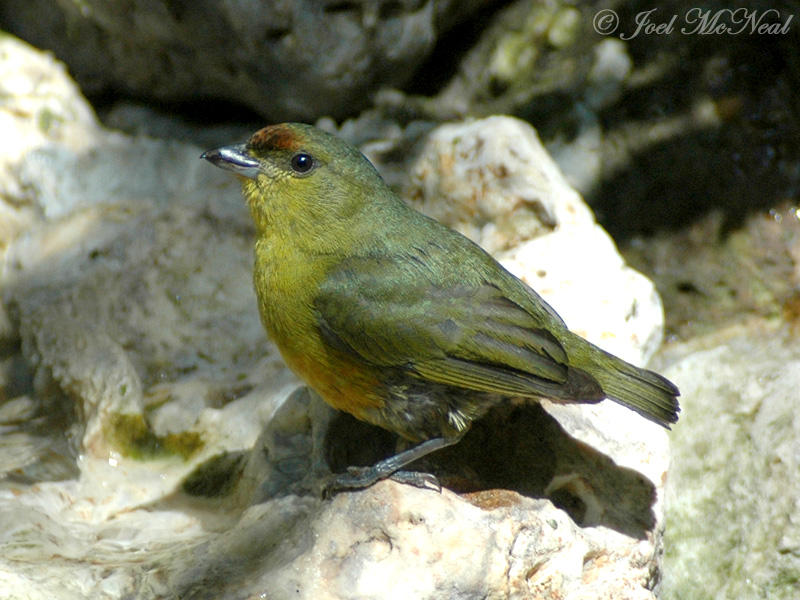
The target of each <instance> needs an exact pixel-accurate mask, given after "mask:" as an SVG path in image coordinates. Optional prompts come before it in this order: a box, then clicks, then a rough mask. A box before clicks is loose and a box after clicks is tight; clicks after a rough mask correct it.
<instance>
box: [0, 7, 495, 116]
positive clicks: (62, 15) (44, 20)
mask: <svg viewBox="0 0 800 600" xmlns="http://www.w3.org/2000/svg"><path fill="white" fill-rule="evenodd" d="M484 4H487V3H486V2H481V1H480V0H470V1H469V2H454V1H451V0H445V1H441V0H439V1H437V2H420V1H411V2H395V1H385V0H382V1H380V2H373V1H369V2H360V1H357V2H341V1H339V0H325V1H324V2H319V1H318V0H300V1H294V2H285V1H283V0H269V1H267V0H264V1H261V2H200V3H182V2H168V3H153V2H147V1H144V0H125V1H123V2H114V3H112V4H109V3H108V2H103V1H102V0H100V1H94V0H88V1H82V2H53V1H51V0H33V1H30V0H26V1H17V0H9V1H7V2H4V3H3V6H2V7H0V22H1V23H3V24H4V27H5V28H6V29H8V30H10V31H13V32H15V33H16V34H17V35H20V36H22V37H24V38H26V39H28V40H30V41H31V42H32V43H34V44H37V45H39V46H42V47H45V48H48V49H50V50H53V51H54V52H55V53H56V55H57V56H59V58H61V59H62V60H64V61H66V62H67V63H68V64H69V65H70V69H71V70H72V72H73V73H74V74H75V76H76V78H77V79H78V81H79V83H80V84H81V86H82V88H83V89H84V91H85V92H87V93H89V94H101V93H104V92H106V91H112V92H114V91H118V90H124V91H125V92H126V93H128V94H130V95H133V96H138V97H145V98H150V99H152V100H160V101H168V102H188V101H196V100H197V99H198V98H211V99H220V100H227V101H229V102H231V103H237V104H244V105H247V106H249V107H250V108H252V110H253V111H255V112H257V113H259V114H261V115H264V116H265V117H267V118H270V119H278V120H284V121H285V120H290V119H301V120H313V119H316V118H317V117H318V116H319V115H322V114H330V115H335V116H342V115H346V114H352V113H353V112H354V111H357V110H358V109H359V108H363V107H365V106H366V105H367V103H368V102H369V98H370V95H371V94H372V93H373V92H374V91H376V90H377V89H378V88H379V87H381V86H386V85H388V86H393V85H400V84H402V83H405V82H406V81H407V80H408V79H409V78H410V77H411V75H412V74H413V73H414V71H415V68H416V67H418V66H419V65H420V64H421V63H422V62H423V61H424V60H425V58H426V57H427V56H428V54H429V53H430V51H431V50H432V49H433V46H434V44H435V43H436V40H437V38H438V37H439V36H441V35H442V33H443V32H445V31H447V30H448V29H449V28H450V27H452V26H453V25H454V24H455V23H458V22H459V21H460V20H462V19H463V18H465V17H466V16H468V15H470V14H471V13H473V12H474V11H475V10H476V9H477V8H479V7H480V6H481V5H484ZM98 56H102V57H106V59H105V60H98V59H97V57H98ZM289 74H291V75H292V76H289Z"/></svg>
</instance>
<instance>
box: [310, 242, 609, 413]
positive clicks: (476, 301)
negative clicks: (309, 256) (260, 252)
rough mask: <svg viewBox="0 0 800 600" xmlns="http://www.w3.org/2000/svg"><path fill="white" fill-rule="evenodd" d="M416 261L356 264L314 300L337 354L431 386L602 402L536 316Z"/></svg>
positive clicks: (343, 268)
mask: <svg viewBox="0 0 800 600" xmlns="http://www.w3.org/2000/svg"><path fill="white" fill-rule="evenodd" d="M440 279H441V278H431V277H426V276H425V270H424V268H423V269H420V267H419V263H416V262H414V261H398V260H386V259H381V258H351V259H347V260H346V261H344V262H342V263H341V264H340V265H339V266H338V267H337V268H335V269H334V270H332V271H331V272H330V273H328V276H327V277H326V279H325V281H324V282H323V284H322V285H321V286H320V290H319V293H318V295H317V297H316V299H315V302H314V304H315V309H316V313H317V320H318V325H319V328H320V332H321V334H322V336H323V338H324V339H325V340H326V341H327V342H328V343H329V344H330V345H332V346H334V347H336V348H337V349H339V350H341V351H345V352H348V353H351V354H354V355H357V356H358V357H360V359H361V360H364V361H365V362H367V363H369V364H373V365H375V366H380V367H398V368H401V369H404V370H406V371H407V372H408V373H409V374H412V375H415V376H417V377H419V378H422V379H426V380H429V381H432V382H437V383H442V384H447V385H451V386H455V387H461V388H467V389H472V390H478V391H485V392H495V393H501V394H506V395H514V396H549V397H554V398H565V399H573V398H574V399H577V398H580V397H584V398H585V399H587V400H588V399H591V398H597V399H599V398H600V397H602V390H600V388H599V385H598V384H597V382H596V381H594V379H592V378H591V377H590V376H589V375H587V374H585V373H583V372H581V371H579V370H577V369H573V368H570V367H569V364H568V359H567V355H566V353H565V351H564V348H563V347H562V346H561V344H560V343H559V342H558V340H557V339H556V338H555V337H554V336H553V335H552V334H551V333H550V332H549V331H548V330H547V329H546V328H545V325H544V324H543V323H542V322H540V321H539V320H537V318H536V317H535V316H532V315H531V313H530V312H529V311H528V310H526V309H525V308H523V307H522V306H520V305H519V304H518V303H517V302H514V301H513V300H511V299H509V298H508V297H507V294H505V293H503V291H502V289H501V287H500V286H499V285H497V284H494V283H492V282H489V281H486V280H482V279H481V278H479V277H478V278H472V281H470V277H465V278H464V279H463V280H458V281H457V282H456V281H454V280H453V279H452V278H450V281H448V282H446V283H443V282H442V281H440Z"/></svg>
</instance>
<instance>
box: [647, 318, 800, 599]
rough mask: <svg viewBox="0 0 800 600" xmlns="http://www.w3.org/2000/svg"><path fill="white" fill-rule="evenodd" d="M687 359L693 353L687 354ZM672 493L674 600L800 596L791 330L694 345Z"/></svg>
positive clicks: (799, 467) (741, 333) (684, 369)
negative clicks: (799, 583)
mask: <svg viewBox="0 0 800 600" xmlns="http://www.w3.org/2000/svg"><path fill="white" fill-rule="evenodd" d="M683 352H686V350H685V349H684V350H683ZM665 374H666V375H667V376H670V377H674V378H675V379H676V380H677V381H680V382H681V391H682V392H683V393H684V402H683V406H682V409H683V413H682V419H681V421H680V422H679V423H678V424H677V425H676V426H675V431H674V433H673V435H672V442H673V444H672V448H673V458H672V465H671V469H670V476H669V482H668V486H667V498H666V502H667V507H668V512H667V534H666V536H665V540H664V546H665V550H666V552H665V576H664V594H663V598H665V599H669V600H678V599H682V598H709V597H715V598H775V599H786V600H788V599H790V598H797V597H798V593H800V586H799V585H798V576H799V575H800V521H799V520H798V514H800V512H799V511H798V509H800V506H798V502H799V501H798V499H799V498H800V479H798V476H797V474H798V473H800V418H798V415H797V390H798V387H800V344H798V342H797V336H796V334H794V333H793V332H792V331H791V330H788V329H787V328H786V327H785V326H782V327H776V326H775V324H771V325H768V324H765V323H757V324H754V325H750V326H747V327H743V326H734V327H731V328H729V329H728V330H727V331H725V330H723V331H720V332H717V333H716V334H714V335H711V336H707V337H706V338H705V339H702V338H701V339H698V340H696V341H694V342H693V343H692V345H691V347H690V351H689V352H688V356H686V357H685V358H683V359H682V360H680V361H678V362H677V363H676V364H675V365H674V366H672V367H671V368H670V369H668V370H666V371H665Z"/></svg>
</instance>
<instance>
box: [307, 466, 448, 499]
mask: <svg viewBox="0 0 800 600" xmlns="http://www.w3.org/2000/svg"><path fill="white" fill-rule="evenodd" d="M381 479H392V480H393V481H396V482H398V483H404V484H406V485H413V486H414V487H418V488H420V489H423V490H433V491H436V492H441V491H442V484H441V483H439V480H438V479H437V477H436V476H435V475H432V474H431V473H420V472H418V471H395V472H394V473H392V474H390V475H388V476H387V475H382V474H381V473H379V472H377V471H376V470H375V469H374V468H372V467H348V468H347V472H346V473H338V474H334V475H333V476H332V477H331V478H330V479H329V480H328V481H326V482H325V484H324V485H323V489H322V497H323V498H326V499H327V498H332V497H333V496H335V495H336V494H338V493H339V492H344V491H348V490H359V489H364V488H367V487H369V486H371V485H372V484H374V483H377V482H378V481H380V480H381Z"/></svg>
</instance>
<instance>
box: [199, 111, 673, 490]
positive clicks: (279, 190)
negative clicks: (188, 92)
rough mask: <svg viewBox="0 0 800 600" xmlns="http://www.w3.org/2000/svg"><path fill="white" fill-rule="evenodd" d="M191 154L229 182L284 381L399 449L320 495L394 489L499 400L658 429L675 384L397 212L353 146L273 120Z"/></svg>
mask: <svg viewBox="0 0 800 600" xmlns="http://www.w3.org/2000/svg"><path fill="white" fill-rule="evenodd" d="M201 158H203V159H205V160H207V161H209V162H211V163H212V164H213V165H215V166H217V167H220V168H222V169H226V170H228V171H231V172H233V173H234V174H235V175H237V176H238V177H239V179H240V180H241V183H242V194H243V197H244V199H245V202H246V204H247V206H248V208H249V210H250V214H251V216H252V219H253V222H254V224H255V232H256V233H255V260H254V269H253V284H254V287H255V292H256V296H257V300H258V309H259V313H260V317H261V322H262V324H263V326H264V329H265V330H266V333H267V334H268V336H269V337H270V338H271V339H272V340H273V341H274V342H275V344H276V345H277V347H278V349H279V351H280V353H281V355H282V357H283V359H284V361H285V362H286V364H287V365H288V367H289V368H290V369H291V370H292V371H294V373H295V374H296V375H297V376H298V377H299V378H300V379H301V380H303V381H304V382H305V383H306V384H307V385H308V386H309V387H310V388H311V389H312V390H313V391H314V392H315V393H316V394H318V395H319V396H320V397H321V398H322V399H323V400H324V401H325V402H327V403H328V404H329V405H330V406H332V407H333V408H335V409H337V410H340V411H344V412H347V413H349V414H351V415H353V416H354V417H356V418H357V419H360V420H362V421H366V422H368V423H371V424H373V425H377V426H379V427H382V428H384V429H387V430H389V431H391V432H393V433H395V434H397V435H399V436H400V437H401V438H404V439H405V440H406V444H407V445H408V446H409V447H407V448H406V449H404V450H402V451H400V452H398V453H396V454H394V455H393V456H390V457H388V458H385V459H383V460H381V461H378V462H377V463H375V464H374V465H371V466H368V467H349V468H348V469H347V471H346V472H344V473H340V474H337V475H336V477H335V478H334V480H333V481H331V482H330V483H329V486H328V491H329V492H330V491H332V493H338V491H342V490H354V489H360V488H366V487H369V486H370V485H372V484H374V483H375V482H377V481H379V480H381V479H385V478H389V477H391V478H392V479H396V480H398V481H401V482H404V483H409V484H412V485H417V486H419V487H432V488H437V489H441V487H440V486H439V484H438V480H437V479H436V478H435V477H434V476H432V475H429V474H425V473H417V472H415V471H407V470H404V467H406V466H408V465H409V464H410V463H412V462H414V461H415V460H417V459H419V458H421V457H423V456H426V455H427V454H429V453H431V452H434V451H436V450H438V449H441V448H444V447H447V446H451V445H453V444H456V443H457V442H458V441H459V440H460V439H461V438H462V437H463V436H464V434H465V433H466V432H467V431H468V430H469V428H470V426H471V424H472V422H473V421H475V420H476V419H479V418H480V417H482V416H483V415H484V414H485V413H486V412H487V411H488V410H489V409H491V408H492V407H493V406H496V405H498V404H499V403H501V402H504V401H506V400H509V399H530V400H533V401H536V400H539V399H542V398H547V399H550V400H553V401H555V402H561V403H596V402H600V401H602V400H604V399H606V398H608V399H610V400H612V401H614V402H617V403H619V404H621V405H623V406H625V407H627V408H629V409H631V410H633V411H635V412H637V413H638V414H639V415H641V416H642V417H644V418H645V419H648V420H650V421H653V422H654V423H657V424H659V425H661V426H663V427H665V428H667V429H669V426H670V424H672V423H676V422H677V420H678V413H679V411H680V407H679V404H678V400H677V398H678V396H679V395H680V392H679V390H678V388H677V387H676V386H675V385H674V384H673V383H672V382H670V381H669V380H668V379H666V378H665V377H663V376H661V375H659V374H657V373H655V372H653V371H650V370H646V369H642V368H639V367H636V366H634V365H632V364H630V363H628V362H626V361H624V360H622V359H620V358H618V357H616V356H614V355H612V354H610V353H608V352H606V351H604V350H602V349H600V348H598V347H597V346H595V345H594V344H592V343H590V342H588V341H587V340H585V339H583V338H582V337H580V336H579V335H577V334H575V333H573V332H572V331H570V330H569V329H568V328H567V326H566V324H565V323H564V321H563V320H562V319H561V317H560V316H559V315H558V314H557V313H556V311H555V310H554V309H553V308H551V307H550V306H549V305H548V304H547V302H545V300H543V299H542V298H541V297H540V296H539V294H537V293H536V292H535V291H534V290H533V289H532V288H531V287H529V286H528V285H527V284H525V283H524V282H522V281H521V280H520V279H518V278H517V277H516V276H514V275H513V274H511V273H510V272H509V271H508V270H506V269H505V268H504V267H503V266H502V265H501V264H500V263H498V262H497V261H496V260H495V259H494V258H493V257H492V256H490V255H489V254H488V253H487V252H486V251H485V250H483V249H482V248H481V247H480V246H479V245H477V244H476V243H474V242H473V241H471V240H470V239H468V238H467V237H465V236H464V235H462V234H461V233H458V232H457V231H455V230H453V229H450V228H448V227H447V226H445V225H443V224H441V223H439V222H438V221H436V220H434V219H432V218H430V217H428V216H426V215H424V214H422V213H421V212H419V211H417V210H415V209H414V208H412V207H411V206H409V205H408V204H406V203H405V202H404V201H403V200H402V199H401V198H400V197H399V196H397V195H396V194H395V192H394V191H392V190H391V189H390V188H389V186H388V185H387V184H386V183H385V182H384V180H383V179H382V178H381V176H380V174H379V172H378V171H377V169H376V168H375V167H374V166H373V165H372V164H371V163H370V162H369V160H368V159H367V158H366V157H365V156H364V155H363V154H361V152H359V150H358V149H356V148H355V147H353V146H351V145H350V144H348V143H346V142H345V141H343V140H341V139H340V138H338V137H336V136H334V135H332V134H329V133H327V132H325V131H322V130H321V129H318V128H316V127H313V126H311V125H307V124H303V123H282V124H276V125H270V126H267V127H264V128H263V129H260V130H259V131H257V132H255V133H254V134H253V135H252V136H251V137H250V138H249V140H248V141H247V142H244V143H238V144H231V145H226V146H222V147H219V148H216V149H213V150H209V151H207V152H204V153H203V154H202V155H201Z"/></svg>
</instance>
